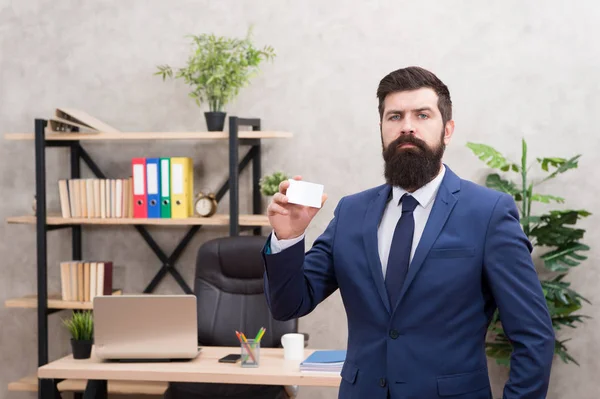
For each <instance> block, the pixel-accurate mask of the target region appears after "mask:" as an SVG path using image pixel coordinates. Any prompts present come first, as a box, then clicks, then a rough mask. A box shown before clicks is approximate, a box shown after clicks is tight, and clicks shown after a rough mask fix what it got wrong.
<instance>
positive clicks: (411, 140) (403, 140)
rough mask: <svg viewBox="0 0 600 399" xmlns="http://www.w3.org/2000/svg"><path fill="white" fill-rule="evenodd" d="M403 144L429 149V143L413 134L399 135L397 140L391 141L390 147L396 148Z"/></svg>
mask: <svg viewBox="0 0 600 399" xmlns="http://www.w3.org/2000/svg"><path fill="white" fill-rule="evenodd" d="M403 144H412V145H414V146H415V147H417V148H419V149H421V150H426V149H427V144H425V142H424V141H423V140H421V139H418V138H416V137H415V136H413V135H412V134H403V135H401V136H399V137H398V138H397V139H396V140H394V141H392V142H391V143H390V145H389V147H390V148H394V149H395V148H398V146H401V145H403Z"/></svg>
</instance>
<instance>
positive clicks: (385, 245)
mask: <svg viewBox="0 0 600 399" xmlns="http://www.w3.org/2000/svg"><path fill="white" fill-rule="evenodd" d="M445 173H446V167H445V166H444V165H443V164H442V169H441V170H440V173H439V174H438V175H437V176H436V177H435V178H434V179H433V180H431V181H430V182H429V183H427V184H426V185H424V186H423V187H421V188H419V189H418V190H416V191H415V192H414V193H412V196H413V197H415V199H416V200H417V202H418V203H419V204H418V205H417V207H416V208H415V210H414V212H413V216H414V219H415V231H414V235H413V242H412V250H411V253H410V260H411V261H412V258H413V256H414V254H415V249H416V248H417V245H419V240H420V239H421V236H422V235H423V230H424V229H425V224H426V223H427V219H429V214H430V213H431V208H433V202H434V199H435V197H436V194H437V192H438V190H439V188H440V184H441V183H442V179H443V178H444V174H445ZM404 193H406V190H404V189H403V188H400V187H396V186H394V187H393V188H392V199H391V201H389V202H388V204H387V205H386V207H385V210H384V211H383V216H382V217H381V222H380V223H379V228H378V230H377V243H378V250H379V258H380V260H381V268H382V272H383V275H384V276H385V273H386V270H387V262H388V257H389V254H390V247H391V245H392V238H393V237H394V230H395V229H396V224H397V223H398V220H400V216H401V215H402V204H399V201H400V198H402V195H404ZM303 238H304V234H302V235H301V236H300V237H296V238H292V239H289V240H279V239H277V237H276V236H275V231H273V234H271V253H274V254H275V253H278V252H281V251H283V250H284V249H286V248H289V247H291V246H292V245H294V244H296V243H297V242H299V241H301V240H302V239H303Z"/></svg>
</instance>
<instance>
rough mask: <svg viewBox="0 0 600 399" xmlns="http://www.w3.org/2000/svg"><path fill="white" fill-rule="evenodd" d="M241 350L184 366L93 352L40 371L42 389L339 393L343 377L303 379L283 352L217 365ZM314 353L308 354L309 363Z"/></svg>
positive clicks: (101, 393)
mask: <svg viewBox="0 0 600 399" xmlns="http://www.w3.org/2000/svg"><path fill="white" fill-rule="evenodd" d="M239 351H240V348H239V347H202V351H201V352H200V354H199V355H198V357H197V358H195V359H193V360H191V361H184V362H156V363H138V362H135V363H124V362H106V361H102V360H101V359H98V358H97V357H96V356H95V354H94V351H93V350H92V356H91V358H90V359H84V360H76V359H73V356H72V355H69V356H65V357H63V358H61V359H58V360H56V361H54V362H50V363H48V364H46V365H44V366H42V367H40V368H38V378H40V379H46V380H47V381H46V382H45V383H44V382H43V383H42V392H41V393H42V398H44V399H46V398H54V397H55V394H56V392H57V391H56V390H55V389H54V385H55V384H53V381H52V380H55V379H66V378H71V379H84V380H88V384H87V388H86V392H85V393H84V397H85V398H88V397H90V398H91V397H104V398H105V397H106V381H107V380H121V381H166V382H169V381H177V382H216V383H226V384H261V385H305V386H306V385H309V386H321V387H336V388H337V387H338V386H339V384H340V381H341V377H340V376H339V374H334V373H302V372H300V371H299V364H300V361H290V360H284V359H283V349H279V348H261V350H260V367H257V368H243V367H241V366H240V363H239V362H238V363H235V364H231V363H219V362H218V359H220V358H221V357H223V356H225V355H227V354H229V353H239ZM313 351H314V350H312V349H306V350H305V351H304V354H305V357H306V356H308V355H310V354H311V353H312V352H313Z"/></svg>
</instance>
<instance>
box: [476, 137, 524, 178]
mask: <svg viewBox="0 0 600 399" xmlns="http://www.w3.org/2000/svg"><path fill="white" fill-rule="evenodd" d="M467 147H469V148H470V149H471V150H472V151H473V153H474V154H475V155H476V156H477V157H479V159H481V160H482V161H483V162H485V163H486V165H488V166H489V167H490V168H494V169H500V170H501V171H503V172H508V171H509V170H511V169H512V170H513V171H514V172H518V171H519V166H518V165H516V164H514V163H510V162H508V161H507V160H506V158H505V157H504V155H502V154H501V153H500V152H498V151H497V150H495V149H494V148H492V147H490V146H489V145H486V144H479V143H471V142H469V143H467Z"/></svg>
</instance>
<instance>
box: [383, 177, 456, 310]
mask: <svg viewBox="0 0 600 399" xmlns="http://www.w3.org/2000/svg"><path fill="white" fill-rule="evenodd" d="M459 190H460V178H459V177H458V176H456V175H455V174H454V172H452V171H451V170H450V168H448V167H447V166H446V174H445V176H444V179H443V180H442V183H441V184H440V188H439V190H438V193H437V196H436V199H435V202H434V204H433V208H432V209H431V213H430V214H429V218H428V219H427V223H426V224H425V229H424V230H423V235H422V236H421V240H420V241H419V245H418V246H417V249H416V250H415V255H414V257H413V259H412V261H411V263H410V266H409V268H408V274H407V276H406V280H405V281H404V286H403V287H402V291H401V292H400V295H399V296H398V301H397V302H396V304H395V306H394V308H393V310H394V311H395V310H396V308H397V306H398V304H399V303H400V302H401V301H402V298H403V297H404V295H405V294H406V291H407V290H408V288H409V287H410V284H411V283H412V282H413V280H414V278H415V276H416V274H417V273H418V272H419V269H420V268H421V266H423V261H424V260H425V257H426V256H427V254H428V253H429V251H430V250H431V247H432V245H433V243H434V242H435V240H436V239H437V237H438V236H439V234H440V232H441V231H442V228H443V227H444V225H445V224H446V221H447V220H448V216H450V213H451V212H452V209H454V205H456V201H457V198H456V197H455V196H454V193H456V192H458V191H459Z"/></svg>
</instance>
